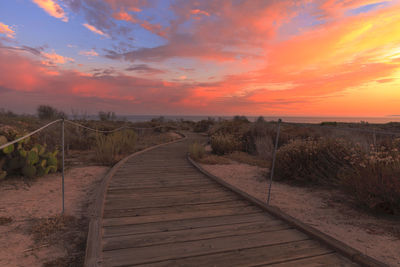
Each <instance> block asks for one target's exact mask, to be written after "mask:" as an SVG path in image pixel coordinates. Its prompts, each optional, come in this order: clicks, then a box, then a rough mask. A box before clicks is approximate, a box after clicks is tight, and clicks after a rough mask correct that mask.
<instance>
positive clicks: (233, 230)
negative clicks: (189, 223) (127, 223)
mask: <svg viewBox="0 0 400 267" xmlns="http://www.w3.org/2000/svg"><path fill="white" fill-rule="evenodd" d="M289 228H290V226H289V225H287V224H285V223H283V222H281V221H277V220H275V221H269V222H253V223H243V224H228V225H219V226H210V227H203V228H197V229H186V230H178V231H168V232H158V233H150V234H138V235H125V236H117V237H109V238H103V251H106V250H115V249H121V248H133V247H146V246H154V245H161V244H167V243H170V244H171V245H175V244H176V243H177V242H186V241H194V240H201V239H209V238H216V237H223V236H232V235H235V236H239V235H247V234H251V233H261V232H272V231H278V230H284V229H289Z"/></svg>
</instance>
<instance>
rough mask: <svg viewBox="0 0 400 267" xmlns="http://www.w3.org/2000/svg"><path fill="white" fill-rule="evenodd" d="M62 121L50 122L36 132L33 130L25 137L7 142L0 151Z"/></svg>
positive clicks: (0, 147)
mask: <svg viewBox="0 0 400 267" xmlns="http://www.w3.org/2000/svg"><path fill="white" fill-rule="evenodd" d="M62 120H63V119H58V120H55V121H52V122H50V123H48V124H46V125H45V126H43V127H40V128H39V129H37V130H35V131H33V132H31V133H28V134H27V135H25V136H22V137H20V138H18V139H15V140H14V141H11V142H8V143H6V144H3V145H1V146H0V150H1V149H3V148H6V147H8V146H11V145H13V144H15V143H18V142H19V141H22V140H24V139H26V138H28V137H30V136H32V135H34V134H36V133H38V132H40V131H42V130H44V129H45V128H47V127H49V126H50V125H53V124H55V123H57V122H61V121H62Z"/></svg>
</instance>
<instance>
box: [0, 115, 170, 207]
mask: <svg viewBox="0 0 400 267" xmlns="http://www.w3.org/2000/svg"><path fill="white" fill-rule="evenodd" d="M58 122H61V124H62V125H61V143H62V145H61V146H62V214H64V211H65V207H64V199H65V198H64V171H65V144H64V142H65V135H64V132H65V128H64V125H65V122H67V123H69V124H71V125H75V126H77V127H81V128H84V129H87V130H90V131H95V132H98V133H114V132H117V131H121V130H124V129H135V130H149V129H156V128H161V127H162V126H156V127H148V128H140V127H133V126H122V127H119V128H116V129H114V130H98V129H93V128H90V127H88V126H85V125H83V124H80V123H77V122H74V121H70V120H67V119H57V120H54V121H52V122H49V123H48V124H46V125H44V126H42V127H40V128H38V129H37V130H35V131H33V132H30V133H28V134H26V135H24V136H22V137H20V138H17V139H15V140H14V141H11V142H8V143H6V144H3V145H1V146H0V150H2V149H4V148H7V147H9V146H11V145H14V144H16V143H18V142H20V141H22V140H25V139H27V138H28V137H30V136H32V135H34V134H37V133H39V132H40V131H42V130H44V129H46V128H47V127H49V126H51V125H54V124H56V123H58Z"/></svg>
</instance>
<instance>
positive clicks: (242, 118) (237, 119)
mask: <svg viewBox="0 0 400 267" xmlns="http://www.w3.org/2000/svg"><path fill="white" fill-rule="evenodd" d="M233 121H235V122H246V123H248V122H249V120H248V119H247V117H246V116H239V115H236V116H235V117H233Z"/></svg>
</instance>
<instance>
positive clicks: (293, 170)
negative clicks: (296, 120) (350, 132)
mask: <svg viewBox="0 0 400 267" xmlns="http://www.w3.org/2000/svg"><path fill="white" fill-rule="evenodd" d="M355 151H356V148H352V146H351V144H350V143H348V142H345V141H344V140H341V139H327V138H320V139H318V140H311V139H307V140H300V139H297V140H293V141H291V142H289V143H288V144H286V145H284V146H282V147H281V148H279V149H278V151H277V155H276V166H275V171H276V178H277V179H278V180H286V181H289V182H293V183H296V184H337V183H338V178H337V177H338V172H339V170H340V169H341V168H342V167H343V166H349V164H350V163H349V162H348V161H346V160H344V159H345V158H347V157H349V156H350V155H351V154H352V153H354V152H355Z"/></svg>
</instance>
